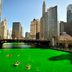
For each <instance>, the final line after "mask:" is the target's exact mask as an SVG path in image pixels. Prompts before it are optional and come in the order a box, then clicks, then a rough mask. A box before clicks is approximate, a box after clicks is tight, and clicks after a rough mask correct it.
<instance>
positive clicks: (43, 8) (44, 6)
mask: <svg viewBox="0 0 72 72" xmlns="http://www.w3.org/2000/svg"><path fill="white" fill-rule="evenodd" d="M45 12H46V4H45V1H43V6H42V16H43V15H44V14H45Z"/></svg>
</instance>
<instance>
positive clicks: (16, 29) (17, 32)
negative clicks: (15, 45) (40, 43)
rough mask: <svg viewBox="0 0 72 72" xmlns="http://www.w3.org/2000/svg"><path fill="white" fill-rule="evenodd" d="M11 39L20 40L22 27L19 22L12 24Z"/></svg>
mask: <svg viewBox="0 0 72 72" xmlns="http://www.w3.org/2000/svg"><path fill="white" fill-rule="evenodd" d="M12 38H13V39H15V38H16V39H21V38H22V26H21V23H20V22H13V27H12Z"/></svg>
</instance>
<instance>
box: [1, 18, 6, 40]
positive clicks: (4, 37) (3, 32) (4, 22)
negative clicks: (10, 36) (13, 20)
mask: <svg viewBox="0 0 72 72" xmlns="http://www.w3.org/2000/svg"><path fill="white" fill-rule="evenodd" d="M0 39H7V20H6V19H4V20H3V21H2V22H1V24H0Z"/></svg>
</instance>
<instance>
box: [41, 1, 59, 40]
mask: <svg viewBox="0 0 72 72" xmlns="http://www.w3.org/2000/svg"><path fill="white" fill-rule="evenodd" d="M45 7H46V6H45V1H44V2H43V7H42V9H43V10H42V17H41V20H40V39H41V40H51V39H52V38H53V37H57V35H58V32H57V28H58V23H57V22H58V21H57V6H55V7H50V8H49V9H48V10H47V12H46V11H45V9H46V8H45Z"/></svg>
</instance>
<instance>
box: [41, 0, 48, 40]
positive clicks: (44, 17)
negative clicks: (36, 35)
mask: <svg viewBox="0 0 72 72" xmlns="http://www.w3.org/2000/svg"><path fill="white" fill-rule="evenodd" d="M47 20H48V12H46V4H45V1H43V5H42V17H41V19H40V39H41V40H45V39H47V37H46V36H47V31H46V30H47V28H46V27H47Z"/></svg>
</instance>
